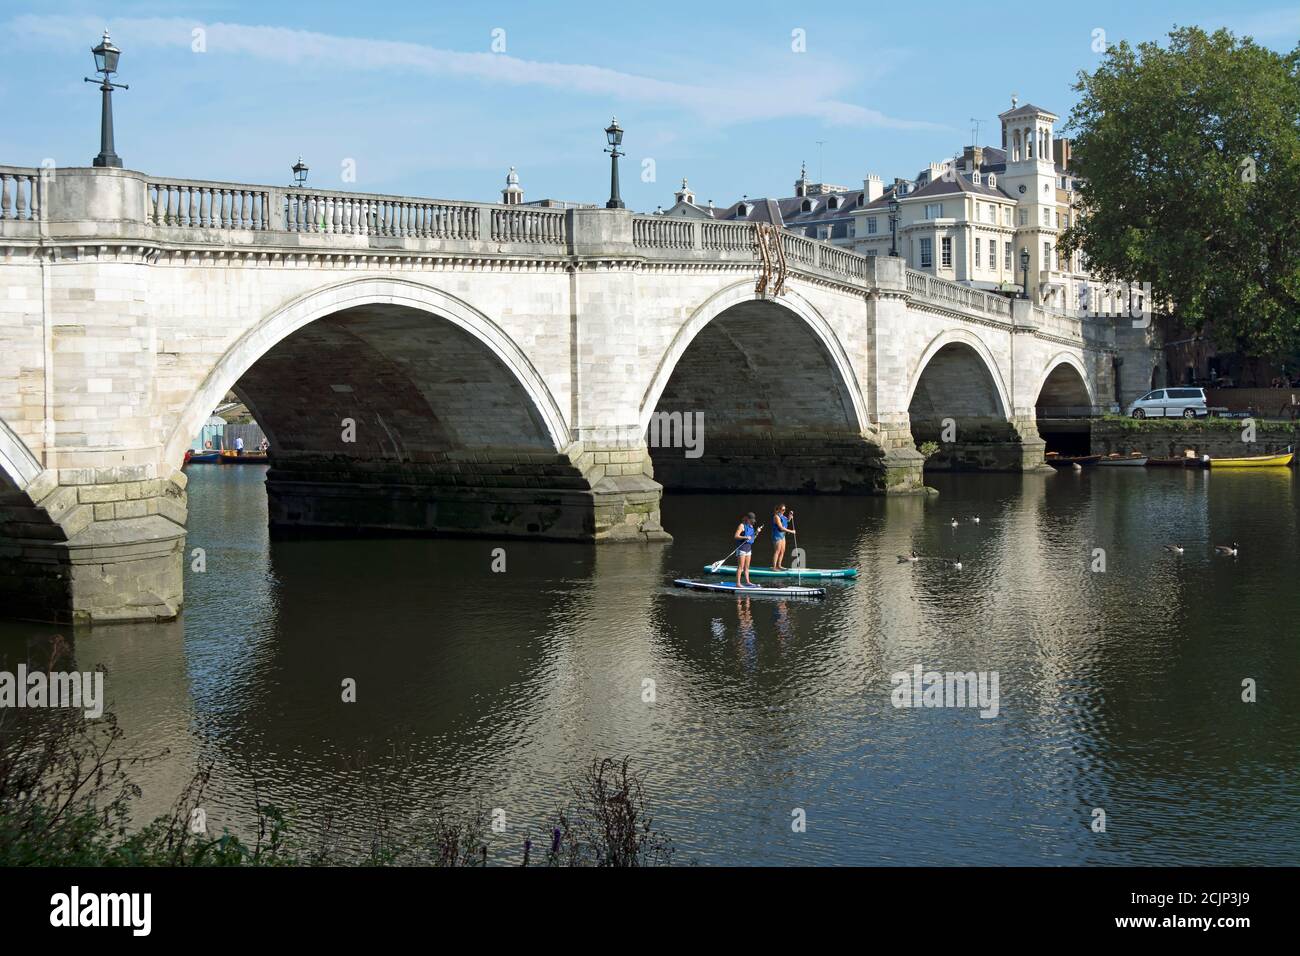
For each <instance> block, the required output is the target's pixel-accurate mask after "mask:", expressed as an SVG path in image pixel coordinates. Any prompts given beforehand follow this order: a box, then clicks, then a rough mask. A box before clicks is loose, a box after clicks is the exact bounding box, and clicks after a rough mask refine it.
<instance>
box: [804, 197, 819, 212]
mask: <svg viewBox="0 0 1300 956" xmlns="http://www.w3.org/2000/svg"><path fill="white" fill-rule="evenodd" d="M816 205H817V204H816V203H815V202H813V201H812V200H811V199H805V200H804V201H803V211H804V212H812V211H813V208H814V207H815V206H816Z"/></svg>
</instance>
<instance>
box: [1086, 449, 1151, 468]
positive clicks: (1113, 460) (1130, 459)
mask: <svg viewBox="0 0 1300 956" xmlns="http://www.w3.org/2000/svg"><path fill="white" fill-rule="evenodd" d="M1146 463H1147V456H1146V455H1144V454H1142V453H1141V452H1136V451H1135V452H1133V453H1132V454H1131V455H1119V454H1115V455H1106V456H1105V457H1104V458H1102V459H1101V461H1099V462H1097V464H1099V465H1133V466H1136V467H1139V468H1140V467H1141V466H1143V465H1145V464H1146Z"/></svg>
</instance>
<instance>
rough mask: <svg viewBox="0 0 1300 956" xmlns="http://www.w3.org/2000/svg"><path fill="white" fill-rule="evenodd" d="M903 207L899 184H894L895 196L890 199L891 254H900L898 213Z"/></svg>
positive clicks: (895, 255)
mask: <svg viewBox="0 0 1300 956" xmlns="http://www.w3.org/2000/svg"><path fill="white" fill-rule="evenodd" d="M902 208H903V206H902V203H900V202H899V201H898V184H897V183H895V184H894V198H893V199H891V200H889V254H890V255H891V256H894V257H897V256H898V213H899V210H901V209H902Z"/></svg>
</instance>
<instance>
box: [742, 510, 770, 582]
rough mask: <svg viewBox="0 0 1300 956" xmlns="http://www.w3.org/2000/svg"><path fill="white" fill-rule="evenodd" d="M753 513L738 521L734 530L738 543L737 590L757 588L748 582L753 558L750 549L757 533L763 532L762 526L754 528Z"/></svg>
mask: <svg viewBox="0 0 1300 956" xmlns="http://www.w3.org/2000/svg"><path fill="white" fill-rule="evenodd" d="M754 521H755V518H754V512H752V511H751V512H750V513H749V514H747V515H745V517H743V518H741V519H740V527H738V528H736V535H735V538H736V540H737V541H739V542H740V546H739V547H737V548H736V587H738V588H742V587H744V588H756V587H758V585H757V584H755V583H754V582H753V581H751V580H749V561H750V559H751V558H752V557H753V556H754V555H753V552H752V549H753V547H754V539H755V538H757V537H758V533H759V532H760V531H762V530H763V527H762V525H759V527H757V528H755V527H754ZM742 574H743V575H744V576H745V580H744V583H741V580H740V576H741V575H742Z"/></svg>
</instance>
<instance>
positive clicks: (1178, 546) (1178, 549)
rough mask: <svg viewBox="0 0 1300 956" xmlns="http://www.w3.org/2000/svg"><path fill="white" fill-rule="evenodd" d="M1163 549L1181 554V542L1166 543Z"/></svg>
mask: <svg viewBox="0 0 1300 956" xmlns="http://www.w3.org/2000/svg"><path fill="white" fill-rule="evenodd" d="M1165 550H1166V551H1172V552H1173V553H1174V554H1182V553H1183V546H1182V545H1181V544H1167V545H1165Z"/></svg>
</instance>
